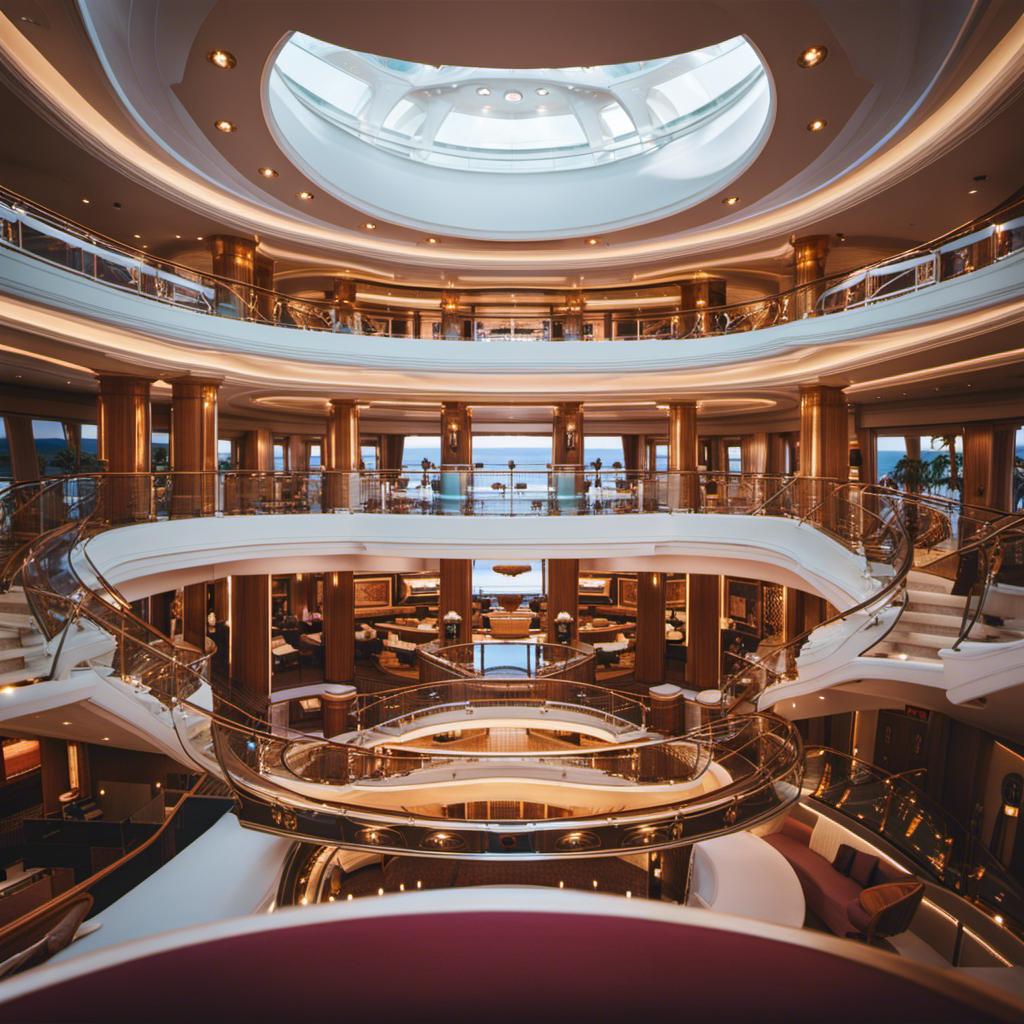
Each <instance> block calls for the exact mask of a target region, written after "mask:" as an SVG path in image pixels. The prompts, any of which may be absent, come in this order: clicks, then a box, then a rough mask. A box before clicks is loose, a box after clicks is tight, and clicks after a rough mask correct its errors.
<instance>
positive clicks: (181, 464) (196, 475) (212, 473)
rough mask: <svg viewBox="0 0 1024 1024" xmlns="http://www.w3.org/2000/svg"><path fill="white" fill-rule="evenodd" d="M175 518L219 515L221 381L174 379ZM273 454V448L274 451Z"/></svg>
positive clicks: (172, 433)
mask: <svg viewBox="0 0 1024 1024" xmlns="http://www.w3.org/2000/svg"><path fill="white" fill-rule="evenodd" d="M169 383H170V385H171V470H172V471H173V473H174V476H173V477H172V478H171V481H170V486H171V514H172V515H174V516H200V515H212V514H213V513H214V512H216V511H217V388H218V387H219V386H220V381H219V380H214V379H199V378H195V377H189V376H186V377H172V378H170V380H169ZM271 445H273V442H271ZM271 453H273V448H272V447H271Z"/></svg>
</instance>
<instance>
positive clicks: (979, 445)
mask: <svg viewBox="0 0 1024 1024" xmlns="http://www.w3.org/2000/svg"><path fill="white" fill-rule="evenodd" d="M1013 457H1014V431H1013V428H1012V427H1010V426H1002V425H997V424H994V423H967V424H965V425H964V473H963V476H964V492H963V493H964V501H965V502H966V503H967V504H968V505H985V506H987V507H989V508H992V509H998V510H999V511H1002V512H1008V511H1009V510H1010V507H1011V505H1012V503H1013Z"/></svg>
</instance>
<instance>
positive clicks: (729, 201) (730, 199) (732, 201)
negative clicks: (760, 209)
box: [722, 196, 740, 206]
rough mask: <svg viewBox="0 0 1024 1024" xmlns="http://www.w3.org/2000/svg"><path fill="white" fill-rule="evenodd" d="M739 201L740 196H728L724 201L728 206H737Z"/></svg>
mask: <svg viewBox="0 0 1024 1024" xmlns="http://www.w3.org/2000/svg"><path fill="white" fill-rule="evenodd" d="M739 201H740V197H739V196H726V198H725V199H723V200H722V202H723V203H725V205H726V206H735V205H736V204H737V203H738V202H739Z"/></svg>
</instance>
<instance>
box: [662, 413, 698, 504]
mask: <svg viewBox="0 0 1024 1024" xmlns="http://www.w3.org/2000/svg"><path fill="white" fill-rule="evenodd" d="M698 462H699V458H698V453H697V403H696V402H669V406H668V468H669V474H670V478H669V487H668V503H669V508H691V509H692V508H699V507H700V484H699V481H698V479H697V476H696V473H697V465H698Z"/></svg>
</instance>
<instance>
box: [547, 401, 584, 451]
mask: <svg viewBox="0 0 1024 1024" xmlns="http://www.w3.org/2000/svg"><path fill="white" fill-rule="evenodd" d="M551 464H552V465H553V466H580V467H582V466H583V403H582V402H561V403H559V404H558V405H556V406H555V408H554V413H553V415H552V419H551Z"/></svg>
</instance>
